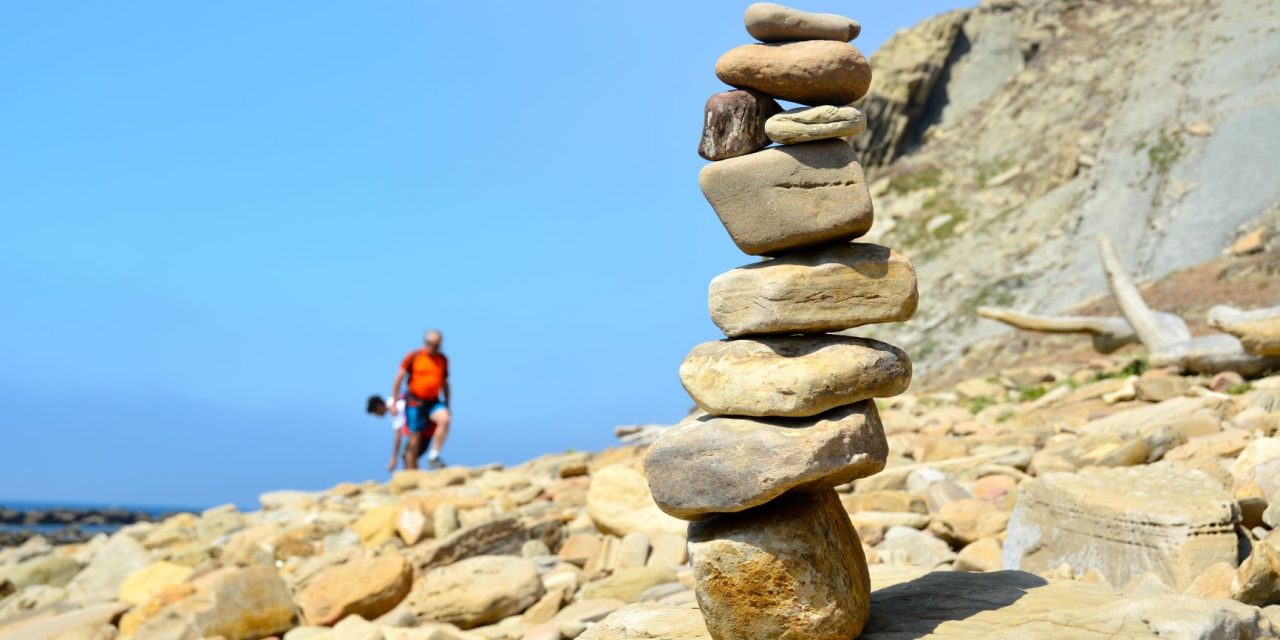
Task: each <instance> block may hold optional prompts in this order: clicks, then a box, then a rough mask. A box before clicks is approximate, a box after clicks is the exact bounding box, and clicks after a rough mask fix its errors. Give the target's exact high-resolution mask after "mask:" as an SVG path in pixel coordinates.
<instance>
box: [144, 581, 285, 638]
mask: <svg viewBox="0 0 1280 640" xmlns="http://www.w3.org/2000/svg"><path fill="white" fill-rule="evenodd" d="M193 585H194V587H195V589H194V592H192V593H190V594H189V595H187V596H186V597H184V598H182V599H181V600H178V601H177V602H174V603H173V604H170V605H168V606H166V607H165V608H163V609H161V610H160V611H159V612H158V613H157V614H156V615H155V616H154V617H152V618H150V619H148V620H147V621H146V622H144V623H142V625H141V626H140V627H139V628H138V630H137V633H136V634H135V636H134V637H135V638H137V640H160V639H167V638H212V637H215V636H222V637H224V638H226V639H227V640H247V639H249V638H263V637H266V636H270V635H276V634H280V633H284V632H285V631H288V630H289V629H291V628H293V627H294V626H295V624H296V618H295V616H294V603H293V598H292V597H291V596H290V595H289V587H288V586H287V585H285V583H284V580H283V579H281V578H280V574H278V573H276V570H275V568H273V567H269V566H262V565H259V566H254V567H249V568H245V569H237V568H233V567H226V568H222V569H217V570H215V571H212V572H210V573H207V574H204V575H202V576H200V577H199V578H197V579H195V580H194V581H193Z"/></svg>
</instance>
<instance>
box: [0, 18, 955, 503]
mask: <svg viewBox="0 0 1280 640" xmlns="http://www.w3.org/2000/svg"><path fill="white" fill-rule="evenodd" d="M966 4H969V3H965V2H956V1H942V0H931V1H928V2H911V3H861V2H858V3H854V2H822V1H815V2H811V3H809V4H808V5H805V8H809V9H813V10H822V11H836V12H842V13H846V14H848V15H851V16H853V17H855V18H857V19H859V20H861V21H862V23H863V35H862V37H860V38H859V39H858V40H857V41H856V42H855V44H857V45H859V46H861V47H862V48H863V49H864V51H866V52H868V53H870V52H871V51H873V50H874V49H875V47H877V46H879V45H880V44H881V43H882V42H883V41H884V40H885V39H886V38H887V37H888V36H889V35H890V34H891V33H892V32H893V31H895V30H897V29H900V28H902V27H905V26H908V25H910V24H913V23H915V22H917V21H919V20H920V19H922V18H924V17H926V16H928V15H931V14H934V13H937V12H940V11H943V10H946V9H950V8H954V7H957V6H963V5H966ZM745 5H746V3H745V2H719V1H717V2H648V3H619V2H601V3H597V4H593V5H588V4H586V3H572V4H568V3H563V4H562V3H486V2H466V3H435V2H394V1H386V2H376V3H362V2H343V3H335V2H270V3H262V2H221V1H220V2H203V3H193V2H177V3H175V2H159V1H155V2H109V3H108V2H74V3H73V2H13V3H7V4H5V5H4V6H3V7H0V137H2V139H3V146H4V149H5V152H4V153H3V154H0V328H2V329H3V330H2V331H0V502H2V501H3V500H4V499H8V500H40V501H66V502H114V503H124V504H169V505H191V506H202V505H210V504H216V503H220V502H228V501H233V502H238V503H240V504H242V505H250V504H252V503H253V502H254V501H255V497H256V495H257V494H258V493H259V492H260V491H263V490H268V489H278V488H322V487H325V486H329V485H332V484H334V483H336V482H338V481H341V480H360V479H364V478H382V477H385V473H384V472H383V470H382V468H383V465H384V464H385V461H386V458H387V457H388V456H389V454H390V429H389V427H387V426H386V425H385V424H384V423H381V422H376V421H375V420H373V419H371V418H368V417H366V416H365V415H364V414H363V413H362V405H363V402H364V399H365V397H366V396H367V395H368V394H370V393H373V392H379V393H385V392H386V391H388V389H389V387H390V383H391V379H392V377H393V375H394V373H395V367H396V365H397V362H398V361H399V359H400V358H401V357H402V356H403V355H404V354H405V353H406V352H407V351H408V350H410V349H412V348H414V347H415V346H416V345H418V344H419V342H420V335H421V332H422V330H423V329H425V328H427V327H431V326H437V327H440V328H442V329H443V330H444V333H445V351H446V353H448V354H449V356H450V358H451V363H452V372H453V375H452V380H453V387H454V392H455V393H454V395H455V398H454V405H455V406H454V411H455V415H456V426H455V431H454V433H453V436H452V438H451V441H450V442H449V445H448V447H447V448H446V452H445V453H446V456H445V457H446V458H447V459H448V460H449V461H450V462H452V463H459V464H480V463H484V462H490V461H502V462H507V463H513V462H518V461H520V460H523V459H526V458H528V457H531V456H534V455H537V454H540V453H545V452H552V451H560V450H564V449H569V448H576V449H599V448H603V447H605V446H609V445H610V444H612V442H613V438H612V433H611V431H612V427H614V426H615V425H619V424H629V423H640V422H671V421H675V420H677V419H678V418H679V417H681V416H682V415H683V414H684V413H685V412H686V411H687V410H688V409H689V408H690V406H691V402H690V401H689V399H688V398H687V397H686V396H685V394H684V392H683V390H682V389H681V387H680V384H679V381H678V379H677V376H676V368H677V366H678V364H679V362H680V359H681V358H682V357H683V356H684V354H685V352H686V351H687V350H688V349H689V348H690V347H691V346H692V345H694V344H696V343H698V342H701V341H704V340H710V339H714V338H716V337H717V332H716V330H715V328H714V326H713V325H712V324H711V322H710V321H709V319H708V318H707V312H706V299H705V296H706V285H707V282H708V281H709V280H710V279H711V278H712V277H713V276H715V275H716V274H718V273H720V272H722V271H724V270H726V269H728V268H731V267H733V266H737V265H739V264H742V263H744V262H748V261H749V259H748V258H747V257H746V256H743V255H741V254H740V253H738V252H737V250H736V249H735V248H734V247H733V244H732V243H731V242H730V241H729V239H728V237H727V235H726V234H725V232H724V230H723V229H722V228H721V227H720V226H719V224H718V222H717V220H716V218H715V215H714V213H713V212H712V211H711V209H710V208H709V207H708V206H707V204H706V203H705V201H704V200H703V198H702V196H701V193H700V192H699V190H698V186H697V172H698V169H699V167H700V166H701V164H702V162H703V161H702V160H701V159H700V158H699V157H698V156H697V154H696V152H695V148H696V143H697V137H698V133H699V127H700V124H701V114H702V105H703V102H704V101H705V99H706V97H707V96H708V95H710V94H711V93H713V92H716V91H720V90H723V89H724V87H723V86H722V85H721V84H720V83H719V82H718V81H717V80H716V78H715V75H714V73H713V71H712V70H713V66H714V63H715V60H716V58H717V57H718V56H719V55H720V54H721V53H722V52H724V51H725V50H727V49H729V48H730V47H732V46H735V45H737V44H742V43H745V42H748V41H749V38H748V36H747V35H746V33H745V32H744V31H743V29H742V26H741V25H742V20H741V14H742V9H743V8H744V7H745Z"/></svg>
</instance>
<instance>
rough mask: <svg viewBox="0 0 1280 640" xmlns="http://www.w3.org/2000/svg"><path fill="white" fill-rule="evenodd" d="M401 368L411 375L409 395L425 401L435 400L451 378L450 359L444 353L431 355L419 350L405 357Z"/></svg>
mask: <svg viewBox="0 0 1280 640" xmlns="http://www.w3.org/2000/svg"><path fill="white" fill-rule="evenodd" d="M400 368H402V369H404V370H405V371H407V372H408V373H409V393H412V394H413V395H415V396H417V397H419V398H422V399H423V400H435V399H436V398H438V397H440V386H441V385H442V384H444V379H445V378H447V377H448V376H449V359H448V358H446V357H444V354H443V353H436V354H430V353H427V352H426V351H424V350H422V349H417V350H414V351H410V352H409V355H407V356H405V357H404V361H403V362H401V363H400Z"/></svg>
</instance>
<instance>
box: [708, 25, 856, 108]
mask: <svg viewBox="0 0 1280 640" xmlns="http://www.w3.org/2000/svg"><path fill="white" fill-rule="evenodd" d="M716 77H718V78H720V80H721V81H723V82H724V83H725V84H727V85H729V86H733V87H737V88H739V89H755V90H757V91H762V92H764V93H767V94H769V95H771V96H773V97H775V98H779V99H782V100H788V101H790V102H799V103H800V104H807V105H819V104H834V105H845V104H849V103H851V102H854V101H855V100H857V99H858V98H861V97H862V96H863V95H864V94H866V93H867V89H868V88H869V87H870V86H871V66H870V65H869V64H868V63H867V59H866V58H864V57H863V56H862V52H861V51H858V48H857V47H855V46H853V45H851V44H847V43H844V42H835V41H832V40H807V41H802V42H788V43H783V44H747V45H742V46H740V47H735V48H733V49H730V50H729V51H728V52H726V53H725V54H724V55H722V56H720V59H719V60H717V61H716Z"/></svg>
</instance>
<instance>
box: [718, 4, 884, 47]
mask: <svg viewBox="0 0 1280 640" xmlns="http://www.w3.org/2000/svg"><path fill="white" fill-rule="evenodd" d="M743 21H744V22H745V23H746V25H747V33H749V34H751V37H753V38H755V39H756V40H759V41H761V42H795V41H797V40H836V41H838V42H848V41H850V40H853V39H854V38H857V37H858V34H859V33H861V32H862V25H860V24H858V21H857V20H853V19H850V18H846V17H844V16H840V15H836V14H834V13H811V12H808V11H800V10H798V9H792V8H791V7H784V6H782V5H780V4H774V3H772V2H757V3H755V4H753V5H751V6H749V7H747V11H746V14H744V15H743Z"/></svg>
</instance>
